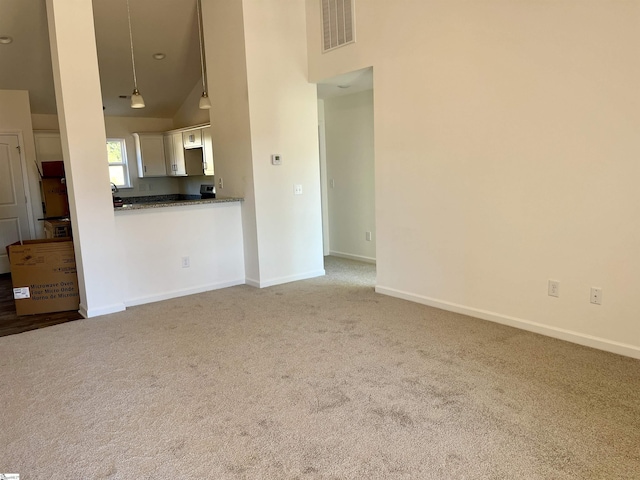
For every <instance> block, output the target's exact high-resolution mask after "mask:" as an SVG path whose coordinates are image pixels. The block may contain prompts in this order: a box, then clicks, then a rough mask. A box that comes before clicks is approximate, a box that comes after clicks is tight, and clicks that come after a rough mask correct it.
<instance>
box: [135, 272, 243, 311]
mask: <svg viewBox="0 0 640 480" xmlns="http://www.w3.org/2000/svg"><path fill="white" fill-rule="evenodd" d="M244 283H245V280H244V278H242V279H238V280H231V281H228V282H220V283H210V284H207V285H200V286H198V287H191V288H183V289H180V290H172V291H170V292H163V293H159V294H155V295H149V296H146V297H137V298H130V299H128V300H125V302H124V304H125V305H126V306H127V307H133V306H135V305H144V304H145V303H153V302H159V301H161V300H169V299H171V298H177V297H185V296H187V295H193V294H196V293H202V292H209V291H211V290H218V289H220V288H227V287H234V286H236V285H244Z"/></svg>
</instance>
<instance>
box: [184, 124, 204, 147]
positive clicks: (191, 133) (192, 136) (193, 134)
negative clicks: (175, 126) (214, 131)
mask: <svg viewBox="0 0 640 480" xmlns="http://www.w3.org/2000/svg"><path fill="white" fill-rule="evenodd" d="M182 144H183V145H184V148H186V149H189V148H201V147H202V129H201V128H199V129H197V130H187V131H185V132H182Z"/></svg>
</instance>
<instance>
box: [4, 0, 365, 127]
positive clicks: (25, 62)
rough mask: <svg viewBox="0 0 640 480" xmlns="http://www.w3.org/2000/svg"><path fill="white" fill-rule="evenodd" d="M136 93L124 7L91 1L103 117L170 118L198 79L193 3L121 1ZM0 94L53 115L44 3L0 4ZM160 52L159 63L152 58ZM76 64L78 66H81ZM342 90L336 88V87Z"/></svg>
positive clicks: (359, 77) (324, 94)
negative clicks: (136, 101)
mask: <svg viewBox="0 0 640 480" xmlns="http://www.w3.org/2000/svg"><path fill="white" fill-rule="evenodd" d="M129 3H130V9H131V24H132V32H133V44H134V53H135V61H136V72H137V77H138V88H139V90H140V92H141V93H142V95H143V96H144V99H145V103H146V107H145V108H143V109H131V108H130V106H129V99H128V98H120V96H129V95H131V92H132V91H133V74H132V68H131V51H130V46H129V30H128V24H127V4H126V0H93V10H94V21H95V32H96V45H97V50H98V65H99V68H100V83H101V88H102V102H103V105H104V107H105V114H106V115H118V116H143V117H160V118H172V117H173V116H174V115H175V113H176V111H177V110H178V108H180V106H181V105H182V103H183V102H184V100H185V98H186V97H187V96H188V95H189V93H190V92H191V91H192V89H193V88H194V87H195V86H196V84H197V83H198V82H199V80H200V51H199V44H198V24H197V13H196V0H129ZM2 36H10V37H12V38H13V42H12V43H10V44H6V45H4V44H0V89H9V90H14V89H15V90H28V91H29V95H30V100H31V111H32V113H45V114H46V113H50V114H55V113H56V103H55V92H54V86H53V73H52V67H51V52H50V48H49V33H48V27H47V11H46V5H45V0H0V37H2ZM155 53H164V54H165V58H164V59H163V60H156V59H154V57H153V55H154V54H155ZM81 60H82V59H78V61H81ZM372 83H373V75H372V72H371V69H365V70H361V71H358V72H351V73H348V74H345V75H342V76H340V77H336V78H334V79H329V80H327V81H326V82H323V83H321V84H319V86H318V95H319V98H329V97H332V96H336V95H345V94H349V93H355V92H356V91H361V90H366V89H370V88H372V86H373V85H372ZM345 86H346V87H349V88H341V87H345Z"/></svg>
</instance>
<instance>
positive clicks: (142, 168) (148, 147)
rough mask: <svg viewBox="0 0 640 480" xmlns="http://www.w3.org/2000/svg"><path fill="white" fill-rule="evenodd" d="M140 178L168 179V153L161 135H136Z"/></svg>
mask: <svg viewBox="0 0 640 480" xmlns="http://www.w3.org/2000/svg"><path fill="white" fill-rule="evenodd" d="M133 139H134V141H135V144H136V159H137V161H138V177H139V178H145V177H166V176H167V169H166V167H165V162H166V152H165V147H164V136H163V135H162V134H161V133H134V134H133Z"/></svg>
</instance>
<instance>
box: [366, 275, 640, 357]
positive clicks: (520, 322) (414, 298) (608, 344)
mask: <svg viewBox="0 0 640 480" xmlns="http://www.w3.org/2000/svg"><path fill="white" fill-rule="evenodd" d="M376 293H381V294H383V295H389V296H391V297H396V298H402V299H403V300H409V301H410V302H416V303H421V304H423V305H428V306H430V307H435V308H440V309H442V310H448V311H450V312H455V313H461V314H463V315H469V316H471V317H476V318H480V319H482V320H488V321H490V322H496V323H500V324H503V325H509V326H510V327H515V328H520V329H522V330H527V331H529V332H534V333H539V334H541V335H546V336H548V337H553V338H558V339H560V340H565V341H567V342H572V343H577V344H578V345H584V346H586V347H591V348H596V349H598V350H604V351H606V352H611V353H616V354H618V355H624V356H627V357H631V358H637V359H640V347H638V346H635V345H630V344H627V343H620V342H615V341H613V340H607V339H605V338H599V337H594V336H593V335H587V334H584V333H579V332H574V331H571V330H565V329H564V328H557V327H552V326H549V325H544V324H542V323H537V322H532V321H529V320H524V319H521V318H516V317H510V316H508V315H502V314H499V313H495V312H490V311H487V310H480V309H478V308H472V307H466V306H464V305H459V304H457V303H451V302H446V301H443V300H437V299H434V298H429V297H424V296H422V295H416V294H413V293H408V292H403V291H400V290H396V289H394V288H388V287H383V286H380V285H376Z"/></svg>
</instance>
